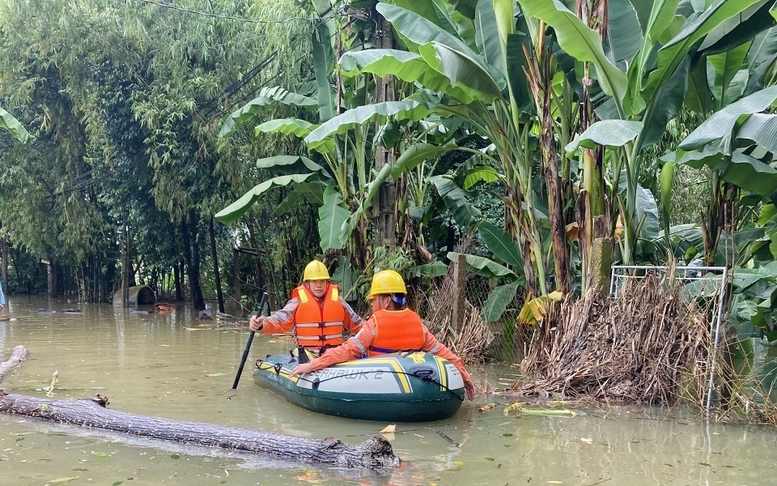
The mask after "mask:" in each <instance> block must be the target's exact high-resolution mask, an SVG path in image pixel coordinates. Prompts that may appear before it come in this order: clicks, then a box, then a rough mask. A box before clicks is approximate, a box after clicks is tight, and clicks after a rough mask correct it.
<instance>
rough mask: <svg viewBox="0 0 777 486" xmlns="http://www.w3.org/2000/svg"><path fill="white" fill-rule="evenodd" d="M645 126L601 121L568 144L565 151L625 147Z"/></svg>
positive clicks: (618, 121)
mask: <svg viewBox="0 0 777 486" xmlns="http://www.w3.org/2000/svg"><path fill="white" fill-rule="evenodd" d="M642 127H643V124H642V122H638V121H628V120H600V121H598V122H596V123H594V124H593V125H591V126H590V127H588V129H587V130H586V131H585V132H583V133H582V134H580V135H576V136H575V139H574V140H572V141H571V142H569V143H568V144H567V146H566V147H565V150H566V151H567V153H572V152H574V151H575V150H577V148H578V147H580V146H582V147H586V148H590V149H594V148H596V147H597V145H604V146H607V147H623V146H624V145H626V144H627V143H629V142H631V141H633V140H635V139H636V138H637V137H638V136H639V134H640V132H641V131H642Z"/></svg>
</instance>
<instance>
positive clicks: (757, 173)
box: [677, 147, 777, 197]
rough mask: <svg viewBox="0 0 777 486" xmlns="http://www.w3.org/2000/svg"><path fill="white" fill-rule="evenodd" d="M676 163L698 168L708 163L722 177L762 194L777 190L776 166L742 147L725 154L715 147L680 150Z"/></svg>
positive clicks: (767, 194) (767, 195)
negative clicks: (746, 152) (753, 155)
mask: <svg viewBox="0 0 777 486" xmlns="http://www.w3.org/2000/svg"><path fill="white" fill-rule="evenodd" d="M677 163H678V164H687V165H690V166H691V167H695V168H697V169H698V168H701V167H702V166H707V167H709V168H710V169H711V170H716V171H718V172H720V173H721V176H720V177H721V179H723V180H724V181H728V182H732V183H734V184H736V185H737V186H739V187H741V188H742V189H744V190H746V191H752V192H755V193H757V194H759V195H761V196H764V197H769V196H771V195H772V194H774V193H775V191H777V169H775V168H773V167H771V166H770V165H769V164H766V163H764V162H761V161H760V160H758V159H756V158H753V157H750V156H749V155H745V154H743V153H742V152H741V151H736V152H734V153H733V154H732V155H731V156H726V155H725V154H724V153H723V151H722V150H721V149H720V148H717V147H708V148H705V150H699V151H694V152H688V153H684V152H682V151H679V152H678V155H677Z"/></svg>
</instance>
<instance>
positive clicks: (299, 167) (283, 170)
mask: <svg viewBox="0 0 777 486" xmlns="http://www.w3.org/2000/svg"><path fill="white" fill-rule="evenodd" d="M256 168H257V169H266V170H270V171H272V172H273V173H275V174H276V175H285V174H308V173H310V172H317V173H319V175H321V176H323V177H325V178H328V177H329V174H328V173H327V172H326V170H325V169H324V168H323V167H322V166H320V165H319V164H317V163H315V162H313V161H312V160H310V159H309V158H307V157H305V156H303V155H275V156H273V157H265V158H262V159H259V160H257V161H256Z"/></svg>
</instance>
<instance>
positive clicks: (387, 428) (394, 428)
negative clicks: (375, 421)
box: [380, 424, 397, 434]
mask: <svg viewBox="0 0 777 486" xmlns="http://www.w3.org/2000/svg"><path fill="white" fill-rule="evenodd" d="M396 431H397V426H396V424H389V425H387V426H385V427H383V430H381V431H380V433H381V434H393V433H394V432H396Z"/></svg>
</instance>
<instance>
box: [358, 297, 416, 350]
mask: <svg viewBox="0 0 777 486" xmlns="http://www.w3.org/2000/svg"><path fill="white" fill-rule="evenodd" d="M372 320H373V322H374V323H375V326H374V329H375V336H374V337H373V338H372V344H370V349H369V350H368V352H367V354H368V355H369V356H377V355H381V354H387V353H398V352H400V351H421V348H422V347H423V345H424V342H425V341H426V336H425V332H424V324H423V323H422V322H421V318H420V317H418V314H416V313H415V312H413V311H411V310H410V309H402V310H399V311H387V310H382V309H381V310H378V311H375V313H374V314H372Z"/></svg>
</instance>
